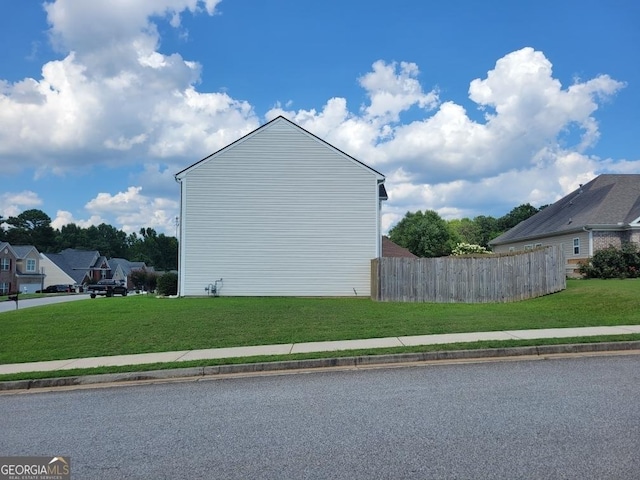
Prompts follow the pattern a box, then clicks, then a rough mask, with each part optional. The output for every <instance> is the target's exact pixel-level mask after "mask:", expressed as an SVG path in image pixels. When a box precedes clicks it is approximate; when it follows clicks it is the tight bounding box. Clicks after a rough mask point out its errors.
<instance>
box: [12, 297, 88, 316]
mask: <svg viewBox="0 0 640 480" xmlns="http://www.w3.org/2000/svg"><path fill="white" fill-rule="evenodd" d="M89 298H90V297H89V294H88V293H77V294H71V295H52V296H50V297H41V298H28V299H26V300H20V298H19V297H18V310H22V309H23V308H29V307H40V306H42V305H53V304H54V303H64V302H75V301H78V300H88V299H89ZM15 309H16V302H14V301H12V300H8V301H5V302H0V313H3V312H12V311H14V310H15Z"/></svg>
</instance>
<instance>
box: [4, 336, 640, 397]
mask: <svg viewBox="0 0 640 480" xmlns="http://www.w3.org/2000/svg"><path fill="white" fill-rule="evenodd" d="M632 350H639V351H640V341H638V340H636V341H628V342H624V341H623V342H602V343H578V344H564V345H541V346H529V347H510V348H486V349H478V350H442V351H433V352H421V353H400V354H392V355H364V356H356V357H332V358H319V359H308V360H285V361H281V362H261V363H242V364H235V365H215V366H208V367H191V368H178V369H171V370H152V371H148V372H126V373H105V374H100V375H83V376H74V377H59V378H43V379H35V380H15V381H8V382H0V392H2V391H10V390H33V389H39V388H53V387H73V386H83V385H99V384H107V383H124V382H141V381H153V380H159V381H162V380H169V379H181V378H182V379H187V378H198V377H210V376H222V375H238V374H252V373H266V372H284V371H293V370H312V369H320V368H332V367H342V368H349V367H351V368H358V367H365V366H375V365H391V364H402V363H420V362H434V361H439V360H449V361H450V360H473V359H484V358H503V357H522V356H533V357H536V356H538V357H540V356H545V355H561V354H572V353H598V352H616V351H621V352H624V351H632Z"/></svg>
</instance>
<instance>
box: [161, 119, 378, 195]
mask: <svg viewBox="0 0 640 480" xmlns="http://www.w3.org/2000/svg"><path fill="white" fill-rule="evenodd" d="M278 120H284V121H286V122H287V123H289V124H291V125H293V126H294V127H296V128H298V129H299V130H300V131H302V132H303V133H305V134H307V135H309V136H310V137H312V138H313V139H315V140H317V141H319V142H321V143H323V144H324V145H325V146H327V147H329V148H331V149H333V150H335V151H336V152H337V153H339V154H340V155H342V156H344V157H347V158H348V159H349V160H351V161H353V162H356V163H357V164H359V165H360V166H362V167H364V168H366V169H367V170H369V171H371V172H372V173H374V174H375V175H376V178H377V179H378V180H382V181H384V180H385V178H386V177H385V176H384V175H383V174H382V173H380V172H379V171H377V170H376V169H375V168H372V167H370V166H369V165H367V164H365V163H363V162H361V161H360V160H358V159H357V158H355V157H352V156H351V155H349V154H348V153H345V152H343V151H342V150H340V149H339V148H337V147H335V146H333V145H331V144H330V143H329V142H327V141H326V140H323V139H322V138H320V137H318V136H317V135H315V134H313V133H311V132H310V131H308V130H306V129H304V128H302V127H301V126H300V125H298V124H297V123H295V122H293V121H291V120H289V119H288V118H286V117H284V116H282V115H278V116H277V117H276V118H274V119H273V120H269V121H268V122H267V123H264V124H262V125H260V126H259V127H258V128H256V129H255V130H252V131H251V132H249V133H247V134H246V135H244V136H242V137H240V138H238V139H237V140H235V141H233V142H231V143H230V144H228V145H226V146H224V147H222V148H221V149H219V150H216V151H215V152H213V153H212V154H210V155H207V156H206V157H204V158H203V159H201V160H198V161H197V162H196V163H193V164H191V165H190V166H188V167H187V168H184V169H182V170H180V171H179V172H178V173H176V174H175V175H174V178H175V180H176V182H179V183H180V182H181V180H182V179H183V178H184V177H185V175H186V173H187V172H188V171H189V170H191V169H193V168H194V167H196V166H197V165H200V164H201V163H202V162H204V161H205V160H209V159H210V158H212V157H214V156H218V155H219V154H221V153H222V152H223V151H225V150H227V149H229V148H231V147H232V146H234V145H236V144H238V143H241V142H244V141H245V140H246V139H248V138H249V137H252V136H253V135H255V134H257V133H258V132H259V131H260V130H262V129H264V128H266V127H267V126H269V125H271V124H273V123H274V122H276V121H278Z"/></svg>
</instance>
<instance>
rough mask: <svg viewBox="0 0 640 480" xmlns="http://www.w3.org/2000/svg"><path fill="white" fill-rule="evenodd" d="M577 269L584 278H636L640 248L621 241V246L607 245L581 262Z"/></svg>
mask: <svg viewBox="0 0 640 480" xmlns="http://www.w3.org/2000/svg"><path fill="white" fill-rule="evenodd" d="M578 271H579V272H580V273H581V274H582V275H583V276H584V277H585V278H638V277H640V250H638V246H637V245H636V244H635V243H623V244H622V247H621V248H616V247H614V246H613V245H609V246H608V247H607V248H603V249H601V250H598V251H597V252H596V253H595V254H594V255H593V257H591V258H590V259H589V260H586V261H584V262H581V263H580V266H579V268H578Z"/></svg>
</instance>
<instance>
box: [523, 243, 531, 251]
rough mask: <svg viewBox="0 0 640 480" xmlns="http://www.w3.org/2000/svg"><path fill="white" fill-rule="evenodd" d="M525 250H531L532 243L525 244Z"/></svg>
mask: <svg viewBox="0 0 640 480" xmlns="http://www.w3.org/2000/svg"><path fill="white" fill-rule="evenodd" d="M524 249H525V251H526V250H533V245H531V244H529V245H525V246H524Z"/></svg>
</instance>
